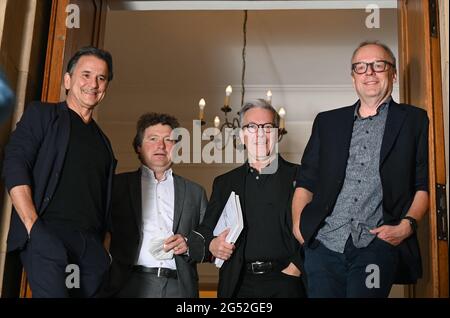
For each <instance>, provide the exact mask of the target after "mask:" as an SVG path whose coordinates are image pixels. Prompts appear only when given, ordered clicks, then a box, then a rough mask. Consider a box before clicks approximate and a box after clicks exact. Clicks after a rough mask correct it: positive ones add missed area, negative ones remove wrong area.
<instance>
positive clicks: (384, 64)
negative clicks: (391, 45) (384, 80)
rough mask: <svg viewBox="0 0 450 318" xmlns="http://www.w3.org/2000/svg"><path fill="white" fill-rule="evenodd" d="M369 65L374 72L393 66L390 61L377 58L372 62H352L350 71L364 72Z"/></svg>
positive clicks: (383, 70)
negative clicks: (377, 59)
mask: <svg viewBox="0 0 450 318" xmlns="http://www.w3.org/2000/svg"><path fill="white" fill-rule="evenodd" d="M369 65H370V67H371V68H372V71H374V72H375V73H381V72H385V71H387V70H389V69H390V68H391V67H395V66H394V64H392V63H391V62H388V61H384V60H379V61H375V62H372V63H366V62H357V63H353V64H352V71H353V72H355V73H356V74H364V73H366V72H367V69H368V68H369Z"/></svg>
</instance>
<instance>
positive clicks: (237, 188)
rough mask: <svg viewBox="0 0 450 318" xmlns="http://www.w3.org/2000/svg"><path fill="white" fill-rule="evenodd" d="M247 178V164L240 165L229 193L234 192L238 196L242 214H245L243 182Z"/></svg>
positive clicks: (226, 199)
mask: <svg viewBox="0 0 450 318" xmlns="http://www.w3.org/2000/svg"><path fill="white" fill-rule="evenodd" d="M246 178H247V164H244V165H242V166H241V167H239V169H238V170H237V174H236V175H235V179H234V180H233V183H232V185H231V191H234V193H236V194H237V195H239V201H240V202H241V209H242V213H245V180H246ZM231 191H230V193H228V195H227V197H226V198H225V202H224V204H226V203H227V201H228V198H229V197H230V194H231Z"/></svg>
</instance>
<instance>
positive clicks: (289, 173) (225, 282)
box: [198, 156, 303, 298]
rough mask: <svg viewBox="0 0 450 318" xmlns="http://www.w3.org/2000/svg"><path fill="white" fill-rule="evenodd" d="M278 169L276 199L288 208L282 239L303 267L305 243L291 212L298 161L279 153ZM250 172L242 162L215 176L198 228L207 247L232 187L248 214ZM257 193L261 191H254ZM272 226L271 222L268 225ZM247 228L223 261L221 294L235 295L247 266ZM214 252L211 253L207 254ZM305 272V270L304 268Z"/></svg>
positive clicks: (285, 212) (283, 212) (294, 258)
mask: <svg viewBox="0 0 450 318" xmlns="http://www.w3.org/2000/svg"><path fill="white" fill-rule="evenodd" d="M278 158H279V160H278V169H279V173H281V175H282V177H281V178H280V180H282V182H281V183H280V184H273V187H274V188H275V187H279V188H281V189H282V191H281V193H283V195H282V197H280V198H278V200H277V202H281V203H282V204H283V205H284V206H285V209H284V210H283V211H282V213H280V219H281V224H285V227H284V228H283V233H284V235H283V239H284V240H285V242H286V246H289V248H290V251H291V255H292V257H291V262H292V263H294V264H295V265H296V266H297V267H298V268H299V269H302V247H301V246H300V244H299V243H298V242H297V240H296V239H295V237H294V235H293V234H292V216H291V204H292V195H293V192H294V182H295V176H296V174H297V169H298V167H299V166H298V165H296V164H293V163H290V162H287V161H285V160H284V159H283V158H281V157H280V156H279V157H278ZM246 176H247V165H242V166H240V167H238V168H236V169H234V170H231V171H229V172H227V173H225V174H223V175H221V176H218V177H217V178H215V179H214V184H213V190H212V194H211V198H210V200H209V203H208V208H207V209H206V216H205V220H204V221H203V223H202V224H201V225H200V227H199V229H198V232H199V233H201V234H202V235H203V236H204V238H205V243H206V248H207V249H208V248H209V244H210V243H211V240H212V239H213V238H214V236H213V231H214V228H215V227H216V224H217V221H218V220H219V218H220V215H221V214H222V211H223V208H224V207H225V204H226V203H227V200H228V198H229V196H230V194H231V192H232V191H234V192H235V193H236V194H237V195H239V199H240V203H241V208H242V213H243V214H245V180H246ZM254 195H258V194H257V193H255V194H254ZM268 226H270V225H268ZM245 237H246V231H245V228H244V230H243V231H242V232H241V234H240V235H239V238H238V240H237V242H236V243H235V247H236V249H235V250H234V252H233V254H232V256H231V258H230V259H228V260H227V261H225V262H224V264H223V265H222V267H221V268H220V271H219V287H218V293H217V295H218V297H221V298H222V297H233V296H235V293H236V287H237V284H238V280H239V277H240V275H241V273H242V271H243V269H244V246H245ZM207 256H209V257H210V256H211V254H209V255H207ZM302 272H303V271H302Z"/></svg>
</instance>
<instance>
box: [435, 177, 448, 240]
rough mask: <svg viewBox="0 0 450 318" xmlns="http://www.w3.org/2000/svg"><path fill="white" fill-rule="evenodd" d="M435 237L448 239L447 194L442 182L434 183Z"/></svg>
mask: <svg viewBox="0 0 450 318" xmlns="http://www.w3.org/2000/svg"><path fill="white" fill-rule="evenodd" d="M436 213H437V238H438V240H441V241H447V240H448V230H447V229H448V228H447V196H446V191H445V185H444V184H436Z"/></svg>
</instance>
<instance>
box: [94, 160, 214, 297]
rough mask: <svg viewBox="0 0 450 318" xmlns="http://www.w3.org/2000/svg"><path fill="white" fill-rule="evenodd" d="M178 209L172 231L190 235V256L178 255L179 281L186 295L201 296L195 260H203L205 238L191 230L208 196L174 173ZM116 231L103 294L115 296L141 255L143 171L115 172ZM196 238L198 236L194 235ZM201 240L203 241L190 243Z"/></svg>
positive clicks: (195, 224) (114, 207)
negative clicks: (199, 294)
mask: <svg viewBox="0 0 450 318" xmlns="http://www.w3.org/2000/svg"><path fill="white" fill-rule="evenodd" d="M173 179H174V187H175V211H174V222H173V233H175V234H181V235H183V236H185V237H188V245H189V257H188V256H186V255H175V263H176V266H177V271H178V282H179V285H180V290H181V291H182V294H183V297H186V298H187V297H189V298H192V297H198V274H197V266H196V262H198V261H200V262H201V261H202V259H203V257H204V254H205V251H204V242H203V238H202V237H201V236H200V235H198V234H196V233H195V232H192V230H193V229H195V228H196V227H197V226H198V224H199V223H200V222H201V221H202V220H203V216H204V214H205V210H206V205H207V199H206V193H205V190H204V189H203V188H202V187H201V186H200V185H198V184H196V183H194V182H192V181H189V180H187V179H185V178H182V177H180V176H178V175H176V174H173ZM112 223H113V232H112V236H111V238H112V239H111V249H110V253H111V255H112V259H113V262H112V264H111V268H110V272H109V277H108V279H107V282H106V284H105V285H104V288H103V292H102V296H104V297H109V296H114V294H116V293H117V292H118V291H120V289H121V288H122V287H123V286H124V284H125V282H126V281H127V279H128V278H129V275H130V274H131V270H132V267H133V265H134V264H135V262H136V260H137V259H138V257H139V251H140V246H141V242H142V194H141V170H140V169H139V170H137V171H134V172H126V173H121V174H118V175H116V177H115V179H114V187H113V201H112ZM195 237H197V238H195ZM191 240H192V241H193V242H198V241H201V244H198V243H197V244H191Z"/></svg>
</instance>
